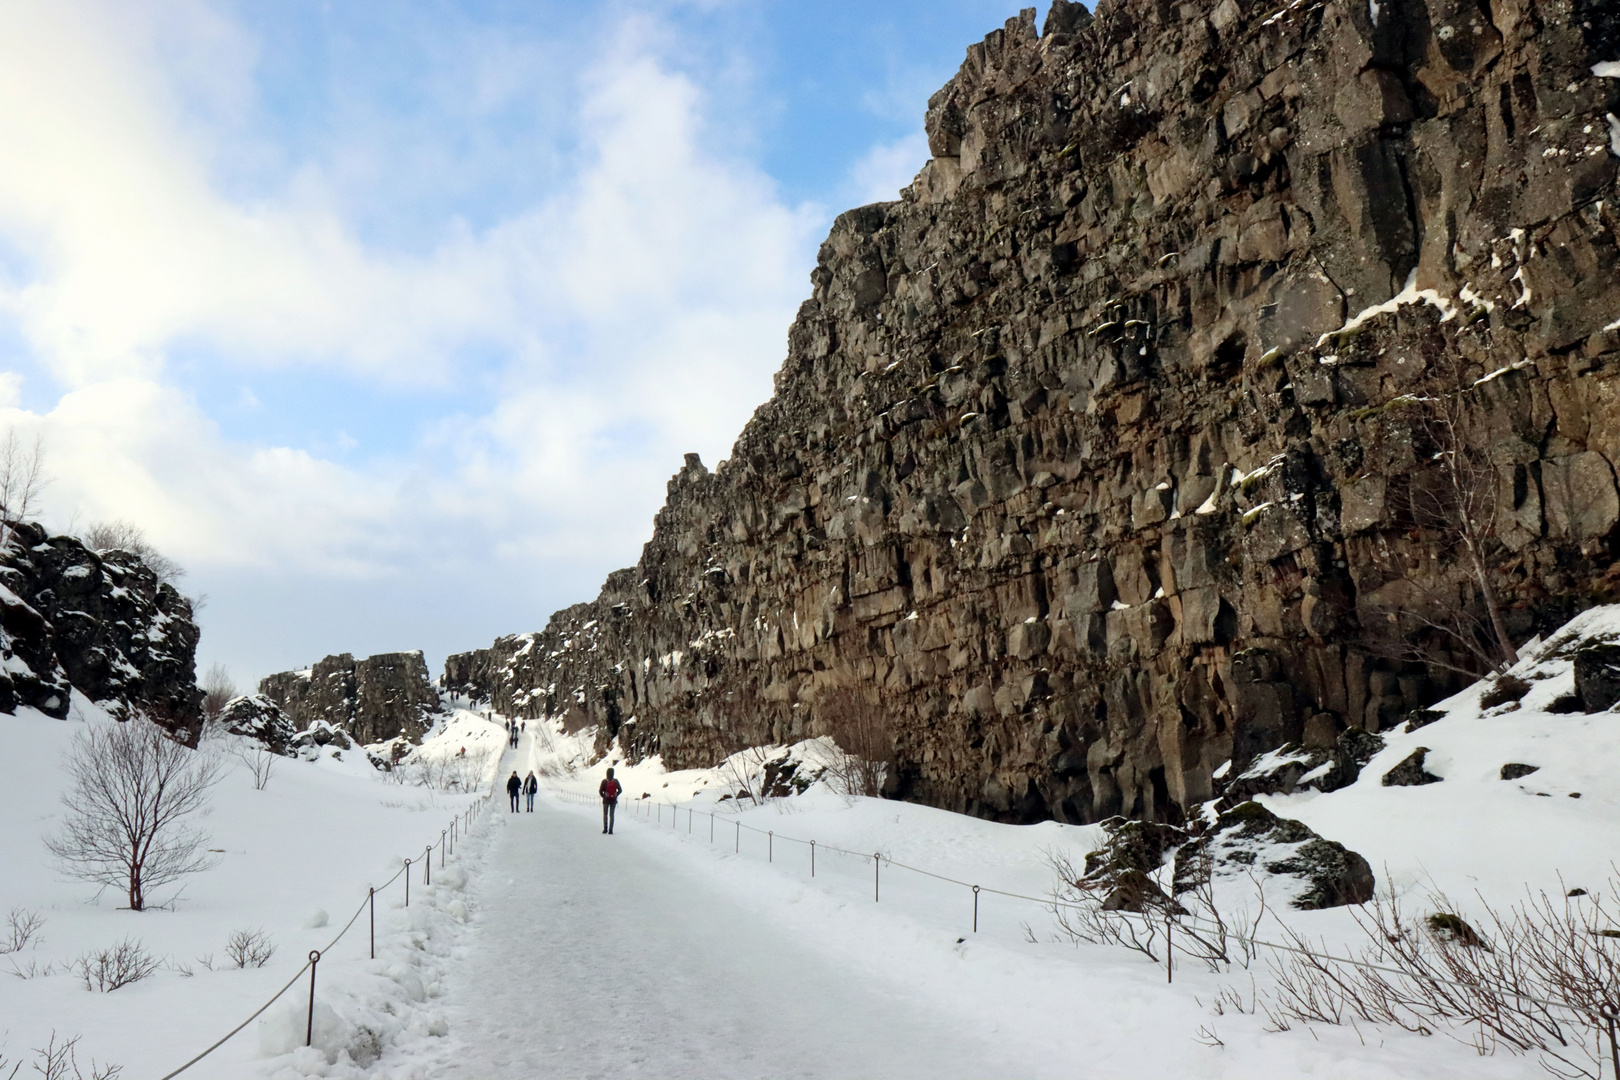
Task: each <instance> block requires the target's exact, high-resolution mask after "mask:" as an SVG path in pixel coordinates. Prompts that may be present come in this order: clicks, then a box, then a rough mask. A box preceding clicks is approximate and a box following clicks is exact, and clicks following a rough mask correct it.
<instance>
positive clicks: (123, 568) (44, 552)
mask: <svg viewBox="0 0 1620 1080" xmlns="http://www.w3.org/2000/svg"><path fill="white" fill-rule="evenodd" d="M0 627H3V630H4V638H3V642H0V657H3V662H4V669H3V672H0V712H7V713H9V712H15V711H16V709H17V707H18V706H19V705H27V706H32V707H33V708H36V709H39V710H40V711H41V712H44V713H46V714H47V715H50V716H57V717H65V716H67V714H68V708H69V704H70V701H69V692H70V690H78V691H79V692H80V693H82V694H83V695H84V696H85V697H87V698H89V699H90V700H91V701H94V702H96V703H97V704H98V705H101V706H103V707H104V708H106V709H107V710H108V711H109V712H111V713H112V714H114V715H116V716H128V715H130V714H132V713H134V712H142V713H145V714H146V715H148V716H150V717H151V718H152V719H153V720H155V721H157V722H158V723H160V724H162V725H163V726H165V727H167V728H169V729H171V730H172V731H174V732H176V733H177V734H178V735H179V736H180V737H181V738H183V739H185V740H186V741H187V742H188V743H190V744H191V745H193V746H194V745H196V742H197V738H198V735H199V734H200V733H201V730H202V691H201V690H198V689H197V686H196V667H197V665H196V655H197V639H198V630H197V624H196V623H195V622H193V621H192V611H191V602H190V601H189V600H187V599H186V598H185V597H184V596H182V595H180V593H179V592H178V591H176V590H175V588H174V587H173V586H172V585H169V584H167V583H164V582H159V581H158V579H157V575H156V574H154V573H153V572H152V571H151V569H149V568H148V567H147V566H146V564H145V563H143V562H142V561H141V560H140V558H139V557H137V556H136V555H133V554H131V553H129V552H126V551H108V552H105V553H103V554H99V555H98V554H97V553H96V552H94V551H91V550H90V549H89V548H87V547H85V546H84V545H83V544H82V543H80V542H79V541H78V540H77V539H75V538H73V537H71V536H52V535H50V534H48V533H47V532H46V531H45V530H44V529H42V528H40V527H39V526H37V525H32V524H24V525H18V526H16V527H15V532H14V535H13V543H12V546H11V547H10V548H9V549H8V550H7V551H6V552H5V553H4V554H3V555H0Z"/></svg>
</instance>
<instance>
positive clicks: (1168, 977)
mask: <svg viewBox="0 0 1620 1080" xmlns="http://www.w3.org/2000/svg"><path fill="white" fill-rule="evenodd" d="M1173 902H1174V901H1172V903H1173ZM1173 926H1175V923H1173V922H1171V921H1170V909H1169V908H1166V909H1165V911H1164V981H1165V982H1166V983H1173V982H1175V981H1176V974H1175V971H1174V970H1173V969H1172V967H1171V965H1172V964H1173V963H1174V961H1175V958H1176V950H1175V946H1174V943H1173V942H1172V941H1171V940H1170V930H1171V927H1173Z"/></svg>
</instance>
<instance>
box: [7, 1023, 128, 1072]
mask: <svg viewBox="0 0 1620 1080" xmlns="http://www.w3.org/2000/svg"><path fill="white" fill-rule="evenodd" d="M78 1045H79V1036H77V1035H75V1036H73V1037H72V1038H71V1039H64V1040H62V1042H61V1044H60V1045H59V1044H58V1043H57V1041H56V1031H55V1030H54V1029H53V1030H52V1031H51V1038H50V1041H49V1042H47V1043H46V1044H45V1045H44V1046H36V1047H34V1072H36V1073H38V1074H39V1075H40V1076H42V1077H44V1078H45V1080H117V1078H118V1077H119V1076H121V1075H122V1074H123V1072H124V1067H123V1066H122V1065H98V1064H97V1063H96V1059H95V1058H91V1059H90V1071H89V1072H88V1073H86V1072H85V1071H84V1070H83V1069H81V1068H80V1067H79V1055H78V1051H77V1047H78ZM8 1064H9V1065H11V1071H10V1072H6V1071H5V1068H6V1066H7V1065H8ZM20 1068H22V1063H21V1062H8V1061H6V1060H5V1058H3V1057H0V1077H4V1078H5V1080H12V1078H13V1077H15V1076H16V1075H17V1070H18V1069H20Z"/></svg>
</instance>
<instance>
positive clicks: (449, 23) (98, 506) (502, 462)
mask: <svg viewBox="0 0 1620 1080" xmlns="http://www.w3.org/2000/svg"><path fill="white" fill-rule="evenodd" d="M1015 14H1016V8H1015V7H1013V6H1010V5H1002V4H997V3H990V2H986V0H934V2H931V3H921V2H910V0H901V2H894V3H885V4H877V5H874V4H870V3H864V4H863V3H853V2H842V0H840V2H834V3H818V4H788V3H776V2H746V0H688V2H681V0H673V2H669V3H652V2H626V3H607V4H569V3H556V2H545V0H541V2H525V3H517V2H474V3H452V2H421V3H405V2H400V3H388V4H356V3H317V2H300V0H276V2H273V3H272V2H262V3H229V2H210V0H171V2H162V3H156V2H143V0H123V2H118V3H112V2H107V3H95V2H89V0H82V2H81V0H62V2H53V3H48V4H47V3H39V2H33V0H0V160H3V161H4V162H5V167H4V168H3V169H0V372H3V373H0V423H3V424H5V425H7V426H9V427H11V428H13V429H16V430H18V431H19V432H22V433H24V434H32V433H34V432H38V433H39V434H40V435H41V436H42V437H43V438H44V440H45V447H46V452H47V456H48V461H49V467H50V472H51V475H52V478H53V482H52V485H51V487H50V489H49V499H48V505H47V520H48V521H49V522H50V523H51V524H53V525H56V526H57V527H60V528H70V527H75V526H78V527H82V526H83V525H85V524H87V523H89V522H92V521H97V520H105V519H111V518H123V519H127V520H131V521H134V522H137V523H139V524H141V525H142V526H143V527H145V529H146V530H147V532H148V535H149V536H150V538H151V539H152V540H153V541H154V542H156V543H157V545H158V546H159V547H160V548H162V549H163V550H164V551H166V552H167V553H169V554H171V555H172V556H173V557H175V558H176V559H178V560H179V561H180V562H181V563H183V564H184V565H186V566H187V567H189V570H190V572H189V575H188V577H187V578H186V580H185V582H184V585H185V587H186V588H187V589H188V590H189V591H192V592H196V593H204V594H207V597H208V599H207V604H206V606H205V607H204V609H203V611H202V615H201V621H202V623H203V629H204V636H203V644H202V648H201V661H202V663H203V664H204V665H206V664H207V663H209V662H212V661H215V660H218V661H221V662H224V663H226V664H227V665H229V667H230V668H231V669H232V671H233V672H234V673H235V674H236V676H237V678H238V680H239V682H241V683H243V684H247V683H250V682H252V681H253V680H255V679H256V678H258V677H259V676H261V675H263V674H266V673H268V672H271V671H275V670H279V669H282V668H285V667H290V666H296V665H301V664H304V663H308V662H310V661H311V660H313V659H316V658H318V657H319V656H321V655H324V654H326V653H328V652H336V651H350V652H354V653H356V654H361V655H364V654H369V653H372V652H379V651H387V650H393V649H407V648H422V649H425V650H426V651H427V652H428V658H429V662H430V664H433V665H434V666H435V668H436V667H437V666H438V664H439V663H441V662H442V658H443V656H444V655H445V654H446V653H447V652H451V651H458V650H461V649H467V648H474V647H478V646H480V645H484V644H487V643H488V642H489V641H490V640H491V639H493V638H494V637H495V636H496V635H498V634H502V633H511V632H519V631H523V630H529V629H538V628H539V627H540V626H542V625H543V624H544V622H545V620H546V618H547V617H548V616H549V614H550V613H551V611H552V610H554V609H555V608H557V607H560V606H563V605H566V604H569V603H573V602H576V601H579V600H582V599H586V598H588V597H590V596H592V595H594V594H595V592H596V590H597V588H598V586H599V585H600V583H601V581H602V578H603V577H604V576H605V574H606V573H607V572H608V571H609V570H612V569H614V568H615V567H618V566H622V565H628V564H629V563H631V562H633V561H634V560H635V558H636V556H637V554H638V553H639V550H640V546H641V544H642V543H643V542H644V541H645V540H646V539H647V536H648V535H649V533H650V528H651V519H652V514H653V513H654V511H655V510H656V509H657V507H658V505H659V504H660V502H661V501H662V495H663V490H664V485H665V483H666V481H667V480H668V478H669V475H670V474H671V473H672V472H673V471H674V470H675V469H676V468H677V467H678V466H679V464H680V460H681V454H682V453H683V452H685V451H688V450H696V451H698V452H699V453H701V454H702V455H703V458H704V460H705V461H706V462H707V463H709V464H710V465H711V466H712V465H713V464H714V463H715V461H716V460H718V459H719V458H721V457H723V456H725V454H726V452H727V450H728V449H729V447H730V445H731V442H732V440H733V439H734V438H735V437H736V434H737V432H738V431H739V430H740V428H741V426H742V424H743V422H744V421H746V419H747V417H748V416H749V414H750V413H752V411H753V409H754V408H755V407H756V406H757V405H758V404H759V403H760V402H761V401H763V400H764V398H765V397H766V396H767V395H768V394H769V392H770V379H771V375H772V373H773V372H774V371H775V370H776V368H777V367H778V366H779V365H780V362H781V359H782V353H783V349H784V342H785V334H786V329H787V324H788V321H789V320H790V319H791V317H792V314H793V312H794V310H795V309H796V307H797V305H798V304H799V302H800V301H801V300H802V299H803V298H804V297H805V296H806V295H807V294H808V291H809V286H808V273H809V270H810V269H811V267H812V265H813V259H814V252H815V249H816V246H817V244H818V243H819V242H820V240H821V238H822V236H823V235H824V233H825V231H826V228H827V226H828V225H829V224H830V222H831V220H832V217H833V216H834V215H835V214H836V213H838V212H839V211H841V210H843V209H845V208H847V207H849V206H853V205H858V204H860V203H863V202H868V201H872V200H874V199H877V198H883V197H892V195H893V193H894V192H895V191H896V190H897V189H898V188H899V187H900V186H901V185H903V184H905V183H907V182H909V179H910V177H911V176H912V175H913V174H914V173H915V171H916V169H917V168H919V167H920V166H921V164H922V162H923V160H924V158H925V155H926V148H925V145H924V142H923V139H922V133H921V129H922V114H923V110H924V108H925V105H926V101H927V97H928V95H929V94H930V93H931V92H932V91H933V90H935V89H937V88H938V87H939V85H941V84H942V83H943V82H944V81H945V79H947V78H948V77H949V76H950V75H951V74H952V73H953V72H954V71H955V70H956V68H957V66H958V65H959V64H960V62H961V58H962V54H963V50H964V49H965V48H966V46H967V45H968V44H970V43H971V42H973V41H975V40H977V39H979V38H980V37H982V36H983V35H984V34H985V33H987V32H989V31H990V30H992V29H994V28H995V27H997V26H999V25H1000V24H1001V23H1002V21H1003V20H1005V19H1006V18H1008V17H1011V16H1013V15H1015Z"/></svg>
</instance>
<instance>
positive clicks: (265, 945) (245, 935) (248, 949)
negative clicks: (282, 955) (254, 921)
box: [225, 930, 276, 968]
mask: <svg viewBox="0 0 1620 1080" xmlns="http://www.w3.org/2000/svg"><path fill="white" fill-rule="evenodd" d="M275 954H276V947H275V944H274V943H272V942H271V940H270V935H268V934H266V933H265V932H264V931H263V930H238V931H237V932H236V933H234V934H232V935H231V939H230V940H229V941H227V942H226V943H225V955H226V956H227V957H229V958H230V961H231V963H232V964H234V965H235V966H237V967H239V968H247V967H256V968H260V967H264V965H266V964H268V963H269V962H270V958H271V957H272V956H274V955H275Z"/></svg>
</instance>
